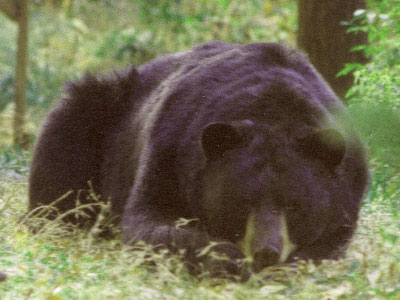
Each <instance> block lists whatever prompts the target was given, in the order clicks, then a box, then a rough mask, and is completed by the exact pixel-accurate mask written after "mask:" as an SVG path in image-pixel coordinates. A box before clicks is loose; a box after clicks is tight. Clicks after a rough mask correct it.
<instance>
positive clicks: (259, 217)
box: [238, 207, 297, 272]
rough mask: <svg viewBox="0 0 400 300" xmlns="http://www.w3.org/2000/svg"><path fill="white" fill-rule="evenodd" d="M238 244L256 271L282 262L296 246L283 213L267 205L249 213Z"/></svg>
mask: <svg viewBox="0 0 400 300" xmlns="http://www.w3.org/2000/svg"><path fill="white" fill-rule="evenodd" d="M238 246H239V248H240V249H241V250H242V251H243V253H244V254H245V255H246V257H247V258H248V259H249V260H250V261H251V262H252V265H253V269H254V270H255V271H256V272H257V271H260V270H262V269H263V268H265V267H268V266H271V265H274V264H277V263H284V262H285V261H286V260H287V259H288V257H289V255H290V254H291V253H292V252H293V251H294V250H295V249H296V248H297V245H295V244H294V243H293V242H292V241H291V239H290V235H289V231H288V226H287V221H286V215H285V213H284V212H278V211H276V210H273V209H269V208H267V207H263V208H260V209H257V210H255V211H253V212H252V213H251V214H250V215H249V217H248V220H247V225H246V231H245V235H244V237H243V239H242V240H240V241H239V242H238Z"/></svg>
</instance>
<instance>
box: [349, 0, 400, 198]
mask: <svg viewBox="0 0 400 300" xmlns="http://www.w3.org/2000/svg"><path fill="white" fill-rule="evenodd" d="M371 5H372V6H371V7H372V9H370V10H367V11H363V10H360V11H357V12H356V14H355V15H356V16H355V19H354V22H353V27H352V28H351V29H350V31H354V32H357V31H365V32H367V33H368V40H369V44H368V45H360V46H358V47H357V50H361V51H364V52H365V53H366V54H367V55H368V56H370V58H371V61H370V62H369V63H368V64H366V65H365V66H362V65H350V66H348V67H347V69H346V71H349V70H356V71H355V73H354V75H355V85H354V86H353V87H352V88H351V89H350V91H349V92H348V94H347V98H348V99H349V109H350V111H351V113H352V116H353V118H354V120H355V122H356V123H357V125H358V127H359V128H360V130H361V133H362V135H363V137H364V139H365V140H366V142H367V143H368V145H369V149H370V151H371V156H372V157H373V158H374V159H373V161H372V164H373V165H376V166H377V167H378V168H386V169H385V170H386V171H385V172H383V171H382V170H375V172H376V174H387V176H389V177H390V176H391V175H393V173H398V172H400V168H399V166H400V75H399V74H400V72H399V71H400V64H399V61H400V60H399V59H400V52H399V49H398V45H399V44H400V38H399V36H400V35H399V34H400V1H399V0H383V1H376V2H373V3H371ZM386 166H390V168H389V169H390V170H392V171H391V172H389V171H388V170H387V169H388V168H387V167H386ZM389 174H390V175H389ZM387 179H388V178H386V179H385V180H387ZM393 200H394V199H393Z"/></svg>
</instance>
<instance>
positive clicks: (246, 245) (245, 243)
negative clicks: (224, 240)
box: [237, 213, 255, 261]
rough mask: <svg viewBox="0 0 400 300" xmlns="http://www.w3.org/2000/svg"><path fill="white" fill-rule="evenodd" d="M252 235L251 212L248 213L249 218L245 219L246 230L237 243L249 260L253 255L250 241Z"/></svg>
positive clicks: (252, 214) (252, 216)
mask: <svg viewBox="0 0 400 300" xmlns="http://www.w3.org/2000/svg"><path fill="white" fill-rule="evenodd" d="M254 235H255V227H254V213H251V214H250V215H249V218H248V219H247V224H246V231H245V234H244V237H243V238H242V239H241V240H240V241H238V243H237V245H238V247H239V248H240V250H242V252H243V254H244V255H245V256H246V258H247V259H248V260H250V261H252V260H253V256H252V253H251V243H252V240H253V239H254Z"/></svg>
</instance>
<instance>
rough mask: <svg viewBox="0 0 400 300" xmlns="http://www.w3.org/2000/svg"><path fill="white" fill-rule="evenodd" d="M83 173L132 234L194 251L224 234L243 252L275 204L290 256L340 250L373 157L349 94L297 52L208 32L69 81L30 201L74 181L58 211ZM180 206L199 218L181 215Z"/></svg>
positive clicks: (45, 133)
mask: <svg viewBox="0 0 400 300" xmlns="http://www.w3.org/2000/svg"><path fill="white" fill-rule="evenodd" d="M88 181H90V182H91V183H92V185H93V188H94V190H95V191H96V192H97V193H99V194H101V197H102V198H101V199H103V201H107V200H108V199H109V200H110V201H111V204H112V211H113V213H114V214H115V215H116V216H117V217H120V218H121V230H122V237H123V240H124V241H125V242H126V243H133V242H135V241H138V240H143V241H145V242H147V243H150V244H153V245H165V246H167V247H169V248H171V249H176V248H184V249H186V250H187V256H188V259H189V260H190V261H196V260H197V258H196V251H197V250H198V249H199V248H201V247H204V246H206V245H207V243H208V242H209V241H212V240H213V241H224V242H225V244H224V245H223V246H220V249H219V250H220V251H222V252H224V253H226V254H227V255H228V256H229V257H230V258H231V259H233V260H235V259H237V258H241V257H243V255H242V253H241V251H240V250H239V248H238V247H237V246H236V245H235V243H236V242H237V241H238V240H239V239H240V238H242V237H243V235H244V233H245V226H246V220H247V217H248V215H249V214H250V213H251V212H253V213H255V214H256V215H257V218H256V220H259V221H257V222H258V223H257V224H256V226H258V227H259V230H258V231H257V232H259V235H268V234H271V233H268V232H266V231H263V230H261V229H262V228H261V227H262V226H264V225H262V224H268V218H274V216H273V215H271V212H275V211H278V212H280V213H284V214H285V215H286V217H287V219H288V227H289V234H290V238H291V239H292V240H293V241H294V242H295V243H296V244H298V246H299V247H298V249H297V250H296V251H295V252H294V253H292V255H291V256H290V257H289V261H290V260H293V259H296V258H305V259H308V258H311V259H316V260H319V259H323V258H337V257H339V256H340V255H341V254H342V253H343V249H344V248H345V246H346V245H347V243H348V241H349V239H350V238H351V236H352V234H353V232H354V229H355V226H356V221H357V218H358V212H359V209H360V202H361V199H362V196H363V194H364V192H365V189H366V186H367V183H368V171H367V164H366V159H365V154H364V151H363V147H362V145H361V143H360V141H359V139H358V136H357V134H356V133H355V131H354V129H353V128H352V126H351V125H350V122H349V121H348V118H347V117H346V113H345V112H344V108H343V106H342V105H341V103H340V101H339V100H338V99H337V97H336V96H335V95H334V94H333V92H332V91H331V89H330V88H329V87H328V86H327V84H326V83H325V82H324V81H323V79H322V78H321V76H320V75H319V74H318V73H317V72H316V71H315V69H314V68H313V67H312V66H311V65H310V64H309V62H308V61H307V59H306V58H305V57H304V56H303V55H301V54H299V53H297V52H296V51H294V50H291V49H287V48H285V47H282V46H280V45H277V44H249V45H245V46H238V45H231V44H225V43H219V42H214V43H209V44H205V45H201V46H198V47H196V48H194V49H193V50H191V51H188V52H185V53H181V54H177V55H167V56H163V57H161V58H159V59H157V60H155V61H152V62H150V63H149V64H146V65H144V66H142V67H140V68H139V69H138V71H136V69H135V68H131V69H130V70H129V71H127V72H125V73H119V74H115V75H114V76H110V77H101V78H95V77H93V76H91V75H88V76H86V77H84V78H83V79H82V80H81V81H80V82H76V83H72V84H70V85H69V86H68V88H67V96H66V98H64V99H63V100H62V101H61V103H60V104H59V105H58V106H57V107H56V108H55V109H54V110H53V111H52V112H51V113H50V115H49V117H48V119H47V121H46V123H45V125H44V126H43V129H42V132H41V135H40V137H39V140H38V142H37V146H36V149H35V154H34V158H33V162H32V168H31V174H30V186H29V191H30V196H29V197H30V198H29V199H30V200H29V201H30V205H29V210H33V209H34V208H36V207H38V206H39V205H42V204H49V203H51V202H53V201H54V200H55V199H57V198H58V197H60V196H62V195H63V194H65V193H66V192H68V191H70V190H72V191H74V193H73V194H71V195H70V196H69V197H67V198H66V199H64V200H63V201H61V202H60V203H59V204H57V205H58V209H59V210H60V211H61V212H64V211H66V210H68V209H71V208H73V207H74V206H75V200H76V199H77V197H78V194H77V192H78V191H83V192H81V193H80V201H81V202H85V201H89V200H87V197H86V194H85V192H84V191H85V190H87V189H88ZM180 218H186V219H195V220H196V221H193V222H190V223H189V225H187V226H176V221H177V220H179V219H180ZM93 219H94V215H92V216H91V218H90V219H89V221H93ZM67 221H72V222H75V223H76V222H77V223H82V224H83V223H85V222H86V220H83V219H78V220H77V219H74V218H73V217H72V216H71V217H70V218H69V219H68V220H67ZM257 240H260V241H261V240H263V239H262V238H261V237H258V239H257ZM260 247H261V248H262V249H261V248H260ZM268 247H269V246H268V245H265V244H264V245H261V244H260V245H258V244H255V245H254V252H257V251H258V253H265V251H264V250H265V249H267V248H268ZM259 248H260V249H261V250H262V251H264V252H259V250H260V249H259ZM271 249H272V248H271ZM271 249H269V250H268V251H270V250H271ZM261 250H260V251H261ZM271 251H272V250H271ZM274 251H275V250H274ZM253 254H255V253H253ZM275 256H276V255H275ZM275 256H274V257H275ZM262 257H266V256H265V255H264V256H262ZM265 260H267V259H265ZM258 263H259V264H260V265H261V267H263V266H266V265H269V264H271V263H276V259H275V258H274V259H273V261H261V262H258ZM226 268H227V271H228V272H233V273H235V272H237V268H236V267H235V264H234V265H229V266H227V267H226Z"/></svg>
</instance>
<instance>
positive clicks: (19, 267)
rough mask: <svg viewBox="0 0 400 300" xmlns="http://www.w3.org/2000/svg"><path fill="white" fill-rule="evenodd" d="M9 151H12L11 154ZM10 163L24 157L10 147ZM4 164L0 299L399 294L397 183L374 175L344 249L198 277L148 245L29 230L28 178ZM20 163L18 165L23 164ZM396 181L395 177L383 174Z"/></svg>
mask: <svg viewBox="0 0 400 300" xmlns="http://www.w3.org/2000/svg"><path fill="white" fill-rule="evenodd" d="M10 155H11V154H10ZM14 158H15V159H14V161H15V165H18V166H20V167H21V166H22V165H23V162H24V161H25V162H26V156H24V154H15V156H14ZM15 165H12V164H9V166H8V167H7V168H3V170H2V172H1V175H0V176H1V180H0V271H2V272H4V273H6V274H7V275H8V278H7V280H6V281H4V282H1V283H0V299H2V300H5V299H7V300H8V299H48V300H58V299H307V300H308V299H352V300H353V299H400V280H399V279H400V277H399V274H400V220H399V217H398V214H397V213H396V211H397V210H394V209H392V206H391V205H388V203H396V202H397V201H398V198H399V194H400V188H399V185H397V186H393V187H391V190H390V192H388V191H387V190H386V189H387V187H386V188H385V187H383V186H382V185H381V184H379V181H380V180H381V179H382V178H374V181H373V184H372V191H371V193H370V195H373V197H374V199H370V198H368V199H367V200H366V202H365V203H366V204H365V205H364V207H363V210H362V212H361V217H360V222H359V226H358V230H357V233H356V235H355V237H354V240H353V241H352V243H351V246H350V248H349V250H348V253H347V256H346V257H345V258H344V259H342V260H339V261H324V262H323V263H322V264H321V265H319V266H315V265H314V264H313V263H311V262H303V263H301V264H300V265H299V266H298V267H296V268H295V267H290V266H282V267H271V268H267V269H265V270H264V271H263V272H261V273H260V274H257V275H255V276H253V277H252V278H251V279H250V280H249V281H248V282H246V283H238V282H232V281H229V280H224V279H211V278H208V277H207V276H205V277H204V278H203V279H202V280H199V279H198V278H195V277H193V276H191V275H189V274H188V273H187V271H186V269H185V268H184V266H183V264H182V263H181V261H180V260H179V259H178V258H177V257H175V256H167V255H164V254H163V253H159V254H155V253H153V252H151V251H150V250H149V249H146V248H145V247H144V248H143V250H140V251H131V250H130V249H128V247H126V246H124V245H122V244H121V243H120V241H119V240H118V239H114V240H109V241H105V240H99V239H96V238H94V237H93V235H91V234H90V233H84V232H82V231H79V230H77V231H74V230H72V231H65V229H64V228H62V227H61V226H57V224H51V223H48V224H47V228H44V229H43V230H42V231H41V233H40V234H36V235H33V234H31V233H29V232H28V230H27V228H26V226H24V225H23V224H21V223H20V222H19V220H20V219H21V216H23V214H24V213H25V212H26V204H27V199H26V190H27V182H26V175H25V172H24V171H21V172H19V173H18V174H20V177H17V178H16V177H15V176H14V173H10V172H7V171H6V170H8V171H9V170H13V169H14V167H15ZM22 169H23V167H22ZM386 179H391V180H392V181H393V182H398V181H399V178H386Z"/></svg>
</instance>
